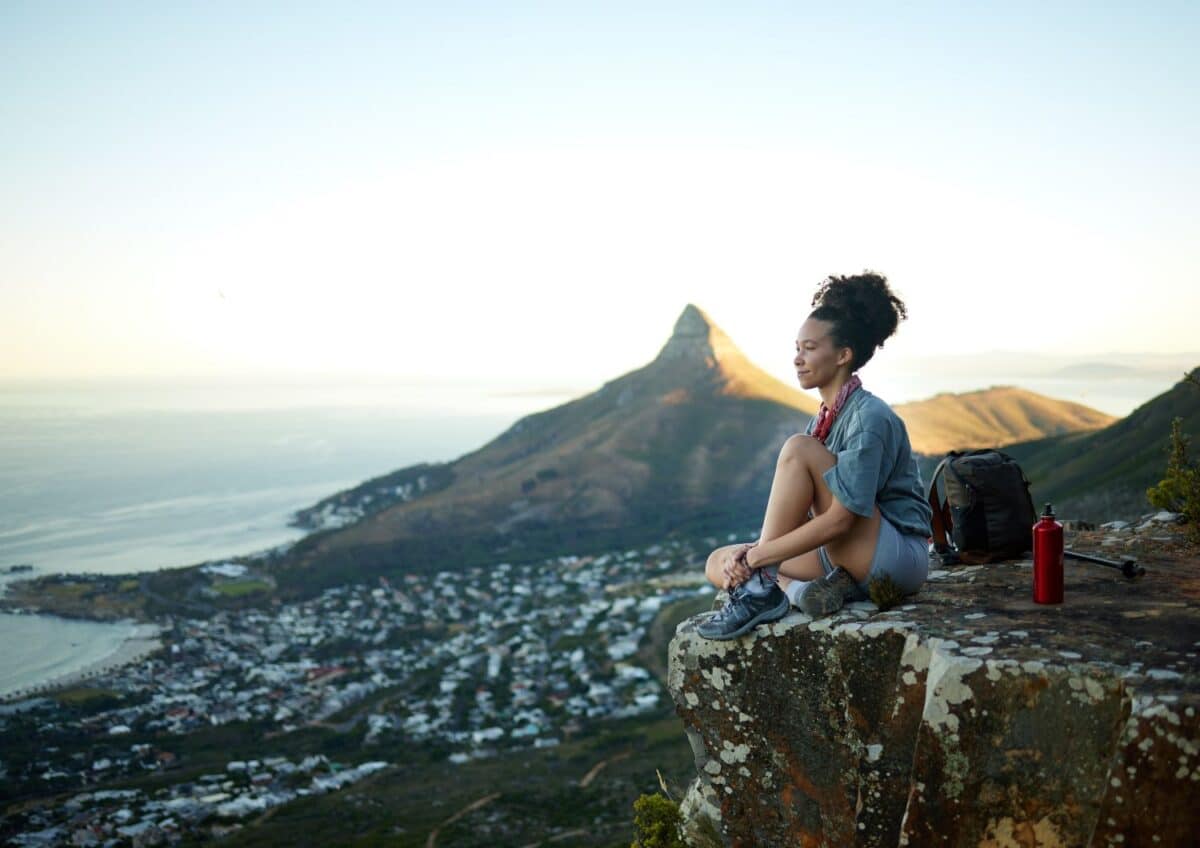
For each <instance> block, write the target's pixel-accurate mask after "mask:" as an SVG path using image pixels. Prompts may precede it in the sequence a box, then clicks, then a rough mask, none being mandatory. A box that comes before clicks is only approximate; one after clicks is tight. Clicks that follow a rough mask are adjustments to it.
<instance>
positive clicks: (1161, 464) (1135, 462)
mask: <svg viewBox="0 0 1200 848" xmlns="http://www.w3.org/2000/svg"><path fill="white" fill-rule="evenodd" d="M1191 374H1192V376H1193V377H1194V378H1196V379H1200V368H1196V369H1194V370H1193V371H1192V372H1191ZM1175 417H1179V418H1182V419H1183V430H1184V432H1185V433H1187V434H1188V435H1189V436H1190V437H1191V439H1192V452H1191V453H1192V457H1193V459H1195V458H1197V456H1198V455H1200V386H1197V385H1195V384H1193V383H1190V382H1188V381H1187V380H1180V381H1179V382H1178V383H1176V384H1175V385H1174V386H1173V387H1172V388H1171V389H1170V390H1169V391H1167V392H1165V393H1164V394H1161V395H1159V396H1158V397H1156V398H1154V399H1153V400H1150V401H1148V402H1147V403H1145V404H1142V406H1140V407H1138V408H1137V409H1135V410H1134V411H1133V412H1132V413H1130V414H1129V415H1128V416H1126V417H1125V418H1123V419H1121V420H1120V421H1118V422H1116V423H1115V424H1112V425H1111V426H1109V427H1106V428H1104V429H1103V430H1099V431H1096V432H1094V433H1072V434H1067V435H1062V436H1052V437H1050V438H1046V439H1038V440H1035V441H1030V442H1022V443H1019V444H1014V445H1008V446H1007V447H1005V448H1004V450H1005V452H1007V453H1008V454H1010V455H1011V456H1012V457H1013V458H1015V459H1016V460H1017V461H1018V462H1020V463H1021V467H1022V468H1023V469H1024V470H1025V473H1026V475H1027V476H1028V477H1029V481H1030V488H1031V489H1032V492H1033V497H1034V500H1035V501H1036V502H1037V503H1039V504H1040V503H1042V502H1044V501H1051V502H1053V503H1054V504H1056V511H1057V512H1058V513H1059V515H1062V516H1065V517H1068V518H1080V519H1083V520H1090V521H1108V520H1111V519H1114V518H1126V519H1128V518H1131V517H1136V516H1138V515H1140V514H1142V513H1145V512H1148V511H1149V510H1150V509H1151V508H1152V507H1151V506H1150V504H1149V503H1148V502H1147V501H1146V489H1147V488H1149V487H1150V486H1152V485H1154V484H1155V483H1157V482H1158V481H1159V480H1161V479H1162V476H1163V473H1164V471H1165V470H1166V466H1167V451H1168V447H1169V438H1170V433H1171V421H1172V419H1174V418H1175Z"/></svg>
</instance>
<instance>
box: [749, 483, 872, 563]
mask: <svg viewBox="0 0 1200 848" xmlns="http://www.w3.org/2000/svg"><path fill="white" fill-rule="evenodd" d="M858 518H859V516H857V515H855V514H854V513H853V512H851V511H850V510H848V509H846V507H844V506H842V504H841V502H840V501H839V500H838V499H837V498H836V497H835V498H834V499H833V503H832V504H831V505H830V507H829V509H827V510H825V512H823V513H821V514H820V515H818V516H816V517H814V518H813V519H812V520H811V521H808V522H806V523H804V524H801V525H800V526H799V527H797V528H796V529H795V530H792V531H791V532H790V533H785V534H784V535H782V536H780V537H779V538H777V539H772V540H771V541H769V542H760V543H759V544H758V545H756V546H755V547H753V548H751V549H750V551H749V552H748V553H747V554H746V562H747V563H748V564H749V566H750V567H751V568H761V567H762V566H764V565H774V564H775V563H779V562H783V561H784V560H785V559H791V558H792V557H795V556H800V554H806V553H808V552H809V551H814V550H816V549H817V548H818V547H819V546H820V545H825V544H828V543H829V542H832V541H833V540H834V539H837V538H840V537H841V536H844V535H845V534H846V533H847V532H849V530H850V528H851V527H853V526H854V522H855V521H856V520H857V519H858Z"/></svg>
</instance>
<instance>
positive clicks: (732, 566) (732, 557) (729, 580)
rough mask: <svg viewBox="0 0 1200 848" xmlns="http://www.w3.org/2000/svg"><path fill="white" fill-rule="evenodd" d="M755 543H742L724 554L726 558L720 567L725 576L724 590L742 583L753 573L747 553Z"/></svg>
mask: <svg viewBox="0 0 1200 848" xmlns="http://www.w3.org/2000/svg"><path fill="white" fill-rule="evenodd" d="M757 544H758V542H749V543H743V544H741V545H738V546H737V547H736V548H734V549H733V550H731V551H729V552H728V553H727V554H726V557H727V559H726V561H725V564H724V565H723V567H722V569H721V570H722V573H723V574H724V576H725V590H726V591H729V590H730V589H732V588H733V587H734V586H740V585H742V584H743V583H745V582H746V581H747V580H749V579H750V577H751V576H752V575H753V574H754V568H753V567H752V566H751V565H750V560H749V558H748V556H747V555H748V554H749V553H750V549H751V548H753V547H754V546H755V545H757Z"/></svg>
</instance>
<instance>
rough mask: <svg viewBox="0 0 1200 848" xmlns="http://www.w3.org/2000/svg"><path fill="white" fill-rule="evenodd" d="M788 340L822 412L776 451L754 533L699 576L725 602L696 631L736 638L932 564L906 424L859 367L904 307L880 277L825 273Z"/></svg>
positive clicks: (909, 578)
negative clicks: (794, 609)
mask: <svg viewBox="0 0 1200 848" xmlns="http://www.w3.org/2000/svg"><path fill="white" fill-rule="evenodd" d="M813 306H815V307H816V309H814V310H813V312H812V314H810V315H809V316H808V320H806V321H805V322H804V324H803V325H802V326H801V327H800V332H799V334H798V336H797V337H796V359H795V366H796V376H797V377H798V378H799V380H800V386H801V387H802V388H805V389H813V388H815V389H817V390H818V391H819V392H820V394H821V401H822V402H821V409H820V411H819V412H818V414H817V416H816V417H815V418H813V420H812V421H811V422H809V425H808V428H807V430H806V431H805V432H804V433H803V434H799V433H798V434H796V435H794V436H791V437H790V438H789V439H788V440H787V442H785V443H784V445H783V449H782V450H781V451H780V452H779V460H778V462H777V463H776V466H775V477H774V480H773V481H772V483H771V494H770V497H769V498H768V501H767V512H766V516H765V517H764V519H763V526H762V531H761V533H760V535H759V538H758V540H757V541H756V542H751V543H744V544H737V545H726V546H724V547H721V548H718V549H717V550H715V551H713V552H712V554H711V555H710V556H709V558H708V564H707V566H706V568H705V576H707V577H708V579H709V581H710V582H712V583H713V585H715V586H717V587H718V588H722V589H728V590H729V602H728V603H726V605H725V607H724V608H723V609H722V610H721V611H720V612H719V613H717V614H716V615H715V616H713V617H712V618H710V619H709V620H707V621H705V622H703V623H702V624H701V625H700V626H699V627H697V631H698V632H699V633H700V634H701V635H703V636H706V637H708V638H712V639H732V638H734V637H736V636H740V635H741V634H743V633H745V632H746V631H748V630H749V629H750V628H752V627H754V626H755V625H756V624H761V623H764V622H768V621H774V620H776V619H778V618H782V617H783V616H784V615H785V614H786V613H787V611H788V609H789V607H790V606H791V605H792V604H795V605H796V606H798V607H799V608H800V609H801V610H802V611H803V612H805V613H807V614H808V615H811V616H819V615H828V614H830V613H832V612H835V611H836V610H838V609H840V608H841V607H842V604H843V603H845V602H846V601H847V600H865V599H866V598H867V597H868V595H867V589H868V586H869V585H870V582H871V581H872V580H875V579H878V578H882V577H885V576H886V577H889V578H891V580H892V581H893V582H894V584H895V586H896V588H898V589H899V591H900V592H901V593H903V594H911V593H913V592H916V591H917V590H918V589H919V588H920V587H921V584H923V583H924V582H925V578H926V576H927V574H928V570H929V556H928V539H929V536H930V520H931V519H932V517H933V513H932V511H931V510H930V507H929V504H928V502H927V501H926V500H925V497H924V486H923V485H922V483H921V475H920V472H919V471H918V470H917V463H916V460H915V459H914V457H913V454H912V447H911V445H910V444H909V440H908V431H907V430H906V429H905V427H904V422H903V421H901V420H900V418H899V417H898V416H897V415H896V413H894V412H893V411H892V409H891V407H889V406H888V405H887V404H886V403H884V402H883V401H882V400H880V399H879V398H877V397H875V396H874V395H873V394H871V393H870V392H868V391H867V390H866V389H864V388H862V382H861V380H859V378H858V375H857V373H856V372H857V371H858V370H859V369H861V368H862V367H863V366H864V365H866V364H867V363H868V362H870V360H871V357H872V356H873V355H874V353H875V349H876V348H878V347H881V346H882V345H883V343H884V341H885V340H886V339H888V338H889V337H890V336H891V335H892V334H893V333H895V332H896V326H897V325H898V324H899V322H900V320H901V319H903V318H907V317H908V312H907V310H906V309H905V307H904V303H903V302H902V301H901V300H900V298H898V297H896V295H895V294H893V293H892V291H891V289H890V288H888V284H887V278H886V277H884V276H883V275H881V274H876V273H872V272H869V271H864V272H863V273H862V274H859V275H856V276H853V277H844V276H842V277H829V278H827V279H826V280H825V281H824V282H823V283H822V284H821V287H820V288H819V289H818V291H817V293H816V295H815V296H814V297H813Z"/></svg>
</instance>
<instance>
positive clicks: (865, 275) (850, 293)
mask: <svg viewBox="0 0 1200 848" xmlns="http://www.w3.org/2000/svg"><path fill="white" fill-rule="evenodd" d="M812 305H813V306H814V307H816V309H815V310H814V312H813V315H814V317H817V318H819V319H821V320H829V321H834V322H835V323H837V325H838V336H839V337H840V338H841V339H842V341H841V342H840V343H841V344H844V345H846V346H849V347H851V348H853V349H854V360H855V367H856V368H861V367H862V366H863V365H866V364H867V361H868V360H870V358H871V356H872V355H873V354H874V352H875V348H877V347H882V346H883V343H884V341H886V340H887V339H888V338H889V337H891V336H892V334H893V333H895V332H896V327H897V326H898V325H899V323H900V321H901V320H903V319H905V318H907V317H908V309H907V308H906V307H905V306H904V301H902V300H901V299H900V298H899V297H897V296H896V295H895V293H894V292H893V291H892V290H891V288H890V287H889V286H888V282H887V277H885V276H884V275H883V274H879V273H876V272H874V271H863V272H862V273H861V274H856V275H854V276H852V277H846V276H830V277H826V278H825V280H824V281H823V282H822V283H821V285H820V286H819V287H818V289H817V293H816V294H814V295H813V299H812ZM818 313H819V314H818Z"/></svg>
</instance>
